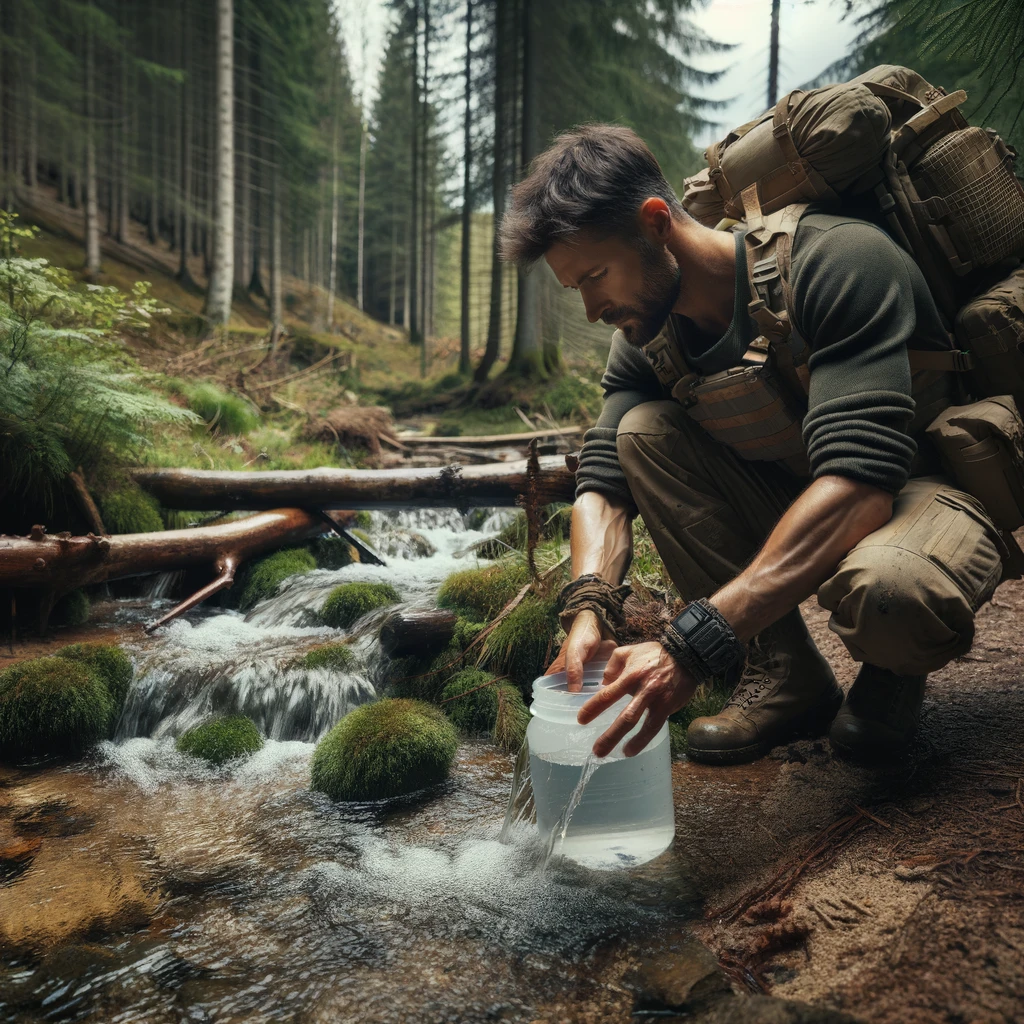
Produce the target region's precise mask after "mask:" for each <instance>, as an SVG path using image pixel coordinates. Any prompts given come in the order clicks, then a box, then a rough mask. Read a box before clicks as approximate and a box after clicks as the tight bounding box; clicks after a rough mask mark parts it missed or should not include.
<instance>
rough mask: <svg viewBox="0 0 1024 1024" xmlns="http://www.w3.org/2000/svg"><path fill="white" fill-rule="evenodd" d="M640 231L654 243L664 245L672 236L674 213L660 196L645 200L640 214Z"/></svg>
mask: <svg viewBox="0 0 1024 1024" xmlns="http://www.w3.org/2000/svg"><path fill="white" fill-rule="evenodd" d="M638 216H639V219H640V229H641V230H642V231H643V232H644V234H645V235H647V237H648V238H649V239H650V240H651V241H652V242H658V243H660V244H662V245H664V244H665V243H666V242H667V241H668V239H669V236H670V235H671V234H672V213H671V212H670V210H669V208H668V203H666V202H665V200H664V199H660V198H658V196H651V197H650V198H649V199H645V200H644V201H643V204H642V205H641V206H640V212H639V214H638Z"/></svg>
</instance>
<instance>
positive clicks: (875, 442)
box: [576, 211, 952, 498]
mask: <svg viewBox="0 0 1024 1024" xmlns="http://www.w3.org/2000/svg"><path fill="white" fill-rule="evenodd" d="M790 283H791V285H792V291H793V305H794V307H795V308H793V309H791V310H789V313H790V317H791V319H792V321H793V323H794V325H795V327H796V328H797V330H798V331H799V333H800V335H801V336H802V337H803V338H804V339H806V341H807V343H808V345H809V346H810V348H811V356H810V360H809V363H808V369H809V370H810V392H809V394H808V412H807V415H806V417H805V418H804V421H803V438H804V443H805V444H806V446H807V452H808V457H809V460H810V466H811V477H812V479H813V478H817V477H819V476H823V475H825V474H837V475H839V476H845V477H850V478H851V479H854V480H860V481H862V482H864V483H868V484H873V485H875V486H876V487H881V488H883V489H885V490H887V491H890V492H892V493H893V494H895V493H897V492H898V491H899V490H901V489H902V487H903V485H904V484H905V483H906V482H907V478H908V476H909V475H910V464H911V460H912V459H913V458H914V455H915V452H916V451H917V444H916V442H915V440H914V437H913V436H912V435H913V434H915V433H917V431H918V427H919V426H923V424H920V425H919V424H917V423H915V424H913V429H911V421H912V420H913V419H914V401H913V399H912V398H911V383H910V367H909V364H908V359H907V345H908V342H910V341H911V339H913V344H914V347H915V348H935V349H946V348H948V347H949V340H948V338H949V335H948V333H947V331H946V328H945V325H944V324H943V321H942V317H941V315H940V314H939V311H938V309H937V308H936V306H935V302H934V300H933V299H932V297H931V295H930V293H929V291H928V286H927V285H926V283H925V280H924V277H923V276H922V274H921V271H920V269H919V268H918V266H917V264H916V263H915V262H914V261H913V260H912V259H911V258H910V257H909V256H908V255H907V254H906V253H905V252H904V251H903V250H902V249H901V248H900V247H899V246H898V245H897V244H896V243H895V242H893V241H892V239H890V238H889V236H888V235H887V234H886V233H885V232H884V231H882V230H881V229H880V228H877V227H875V226H874V225H872V224H868V223H867V222H865V221H861V220H855V219H853V218H850V217H840V216H835V215H831V214H825V213H818V212H814V211H811V212H809V213H807V214H805V215H804V217H803V218H802V219H801V221H800V224H799V226H798V227H797V231H796V236H795V238H794V240H793V257H792V270H791V274H790ZM748 301H749V293H748V285H747V267H746V251H745V249H744V245H743V237H742V235H739V234H738V235H737V236H736V292H735V308H734V312H733V319H732V323H731V324H730V326H729V329H728V330H727V331H726V332H725V334H724V335H722V337H720V338H715V337H713V336H711V335H708V334H705V333H702V332H701V331H700V330H699V329H698V328H697V327H696V325H695V324H694V323H693V322H692V321H691V320H688V319H687V318H686V317H682V316H677V315H676V314H673V316H676V325H677V326H678V327H679V328H680V330H679V334H680V336H681V337H682V338H683V349H684V353H683V354H684V355H685V357H686V360H687V362H688V363H689V364H690V366H691V367H692V369H693V370H694V371H695V372H697V373H701V374H705V375H706V374H712V373H719V372H721V371H722V370H726V369H729V368H730V367H733V366H738V365H739V364H740V360H741V358H742V356H743V353H744V352H745V351H746V349H747V347H748V345H749V344H750V342H751V340H752V338H753V336H754V330H753V324H752V322H751V320H750V318H749V317H748V315H747V302H748ZM601 385H602V387H603V389H604V394H605V398H604V406H603V408H602V411H601V415H600V417H599V418H598V421H597V424H596V425H595V426H594V427H593V428H591V429H590V430H589V431H587V433H586V435H585V436H584V443H583V449H582V452H581V454H580V465H579V470H578V472H577V474H576V493H577V496H578V495H580V494H582V493H583V492H584V491H602V492H605V493H608V494H612V495H617V496H619V497H624V498H628V497H629V488H628V486H627V484H626V478H625V476H624V475H623V472H622V469H621V468H620V466H619V460H618V456H617V454H616V448H615V436H616V430H617V428H618V425H619V422H620V420H621V419H622V417H623V416H624V415H625V414H626V413H627V412H628V411H629V410H630V409H632V408H633V407H634V406H635V405H638V404H640V403H641V402H649V401H654V400H658V399H664V398H669V397H671V396H670V395H669V394H668V393H667V392H666V391H665V389H664V388H663V387H662V386H661V384H660V382H659V381H658V378H657V376H656V374H655V372H654V369H653V368H652V367H651V365H650V363H649V362H648V360H647V357H646V356H645V355H644V354H643V352H642V351H640V349H638V348H634V347H633V346H631V345H630V344H629V343H628V342H627V341H626V339H625V337H624V336H623V334H622V332H621V331H616V332H615V334H614V336H613V339H612V346H611V351H610V353H609V355H608V364H607V367H606V369H605V373H604V376H603V378H602V380H601ZM951 386H952V385H951V384H950V387H951ZM933 415H934V413H933Z"/></svg>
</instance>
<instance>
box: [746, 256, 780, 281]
mask: <svg viewBox="0 0 1024 1024" xmlns="http://www.w3.org/2000/svg"><path fill="white" fill-rule="evenodd" d="M778 276H779V262H778V260H777V259H776V258H775V257H774V256H767V257H765V259H763V260H757V261H756V262H755V263H754V269H753V270H752V271H751V277H752V278H753V281H754V284H767V283H768V282H769V281H774V280H775V279H776V278H777V277H778Z"/></svg>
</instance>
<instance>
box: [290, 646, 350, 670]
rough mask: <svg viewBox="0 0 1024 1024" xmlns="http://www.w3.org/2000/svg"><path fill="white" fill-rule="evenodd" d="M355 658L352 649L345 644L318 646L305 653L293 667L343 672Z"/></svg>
mask: <svg viewBox="0 0 1024 1024" xmlns="http://www.w3.org/2000/svg"><path fill="white" fill-rule="evenodd" d="M355 657H356V656H355V655H354V654H353V653H352V648H351V647H349V645H348V644H346V643H332V644H320V646H319V647H314V648H313V649H312V650H309V651H306V653H305V654H304V655H303V656H302V657H301V658H299V660H298V661H297V662H295V665H296V667H298V668H326V669H330V670H331V671H333V672H343V671H344V670H345V669H347V668H351V666H352V662H353V661H355Z"/></svg>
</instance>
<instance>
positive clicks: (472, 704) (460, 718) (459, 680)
mask: <svg viewBox="0 0 1024 1024" xmlns="http://www.w3.org/2000/svg"><path fill="white" fill-rule="evenodd" d="M494 678H495V677H494V676H493V675H491V673H490V672H482V671H481V670H480V669H477V668H470V669H464V670H463V671H462V672H459V673H457V674H456V675H454V676H453V677H452V678H451V679H450V680H449V681H448V685H447V686H445V688H444V690H443V691H442V692H441V701H442V706H443V707H444V710H445V713H446V714H447V715H448V717H449V718H450V719H451V720H452V722H453V723H454V724H455V726H456V727H457V728H458V729H460V730H461V731H462V732H465V733H470V734H473V733H487V734H488V735H489V736H491V738H492V739H494V740H495V741H496V742H497V743H498V745H499V746H501V747H502V748H503V749H505V750H510V751H511V750H518V749H519V748H520V747H521V746H522V745H523V739H524V738H525V736H526V727H527V725H529V723H530V713H529V711H528V710H527V708H526V705H525V704H524V703H523V698H522V695H521V694H520V693H519V691H518V690H517V689H516V688H515V687H514V686H509V685H508V684H507V683H495V682H494ZM488 684H490V685H488Z"/></svg>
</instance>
